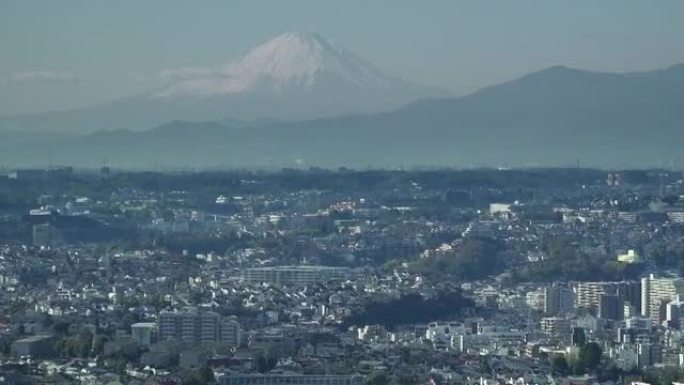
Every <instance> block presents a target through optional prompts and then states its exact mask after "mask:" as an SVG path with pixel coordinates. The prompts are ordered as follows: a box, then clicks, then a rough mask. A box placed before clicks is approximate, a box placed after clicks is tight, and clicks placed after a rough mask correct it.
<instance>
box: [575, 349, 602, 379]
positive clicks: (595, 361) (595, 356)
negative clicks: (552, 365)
mask: <svg viewBox="0 0 684 385" xmlns="http://www.w3.org/2000/svg"><path fill="white" fill-rule="evenodd" d="M602 354H603V351H602V350H601V347H600V346H599V344H597V343H596V342H589V343H586V344H584V345H582V346H581V347H580V350H579V354H578V355H577V361H576V366H575V368H574V369H575V372H576V373H587V372H594V371H596V369H597V368H598V367H599V365H600V364H601V355H602Z"/></svg>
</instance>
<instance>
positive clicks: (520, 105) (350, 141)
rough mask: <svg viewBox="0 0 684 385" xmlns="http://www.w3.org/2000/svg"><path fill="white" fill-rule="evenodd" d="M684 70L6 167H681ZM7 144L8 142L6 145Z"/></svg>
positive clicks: (98, 139) (579, 76)
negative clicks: (49, 163) (58, 164)
mask: <svg viewBox="0 0 684 385" xmlns="http://www.w3.org/2000/svg"><path fill="white" fill-rule="evenodd" d="M683 129H684V65H676V66H672V67H669V68H665V69H660V70H654V71H646V72H633V73H623V74H615V73H598V72H590V71H583V70H577V69H570V68H566V67H560V66H559V67H552V68H548V69H545V70H542V71H539V72H535V73H532V74H529V75H526V76H523V77H521V78H519V79H516V80H513V81H510V82H507V83H504V84H500V85H496V86H492V87H488V88H485V89H482V90H480V91H477V92H475V93H473V94H471V95H467V96H464V97H460V98H433V99H422V100H419V101H415V102H412V103H409V104H407V105H405V106H404V107H402V108H399V109H397V110H394V111H392V112H384V113H374V114H365V115H349V116H344V117H337V118H325V119H314V120H305V121H301V122H289V123H277V122H263V123H261V124H259V125H249V124H247V125H245V124H236V123H230V122H228V123H225V122H224V123H188V122H172V123H168V124H164V125H161V126H159V127H157V128H155V129H153V130H150V131H146V132H132V131H114V132H99V133H94V134H90V135H86V136H67V137H59V136H57V137H52V138H49V139H36V138H35V137H32V138H24V139H22V140H23V141H24V142H23V144H21V143H18V144H17V142H16V141H17V140H19V139H15V144H17V145H16V146H12V147H11V148H9V146H8V147H6V148H4V149H0V162H2V163H4V164H6V165H9V164H25V165H29V164H32V165H45V164H46V163H47V162H48V154H49V156H50V158H49V159H51V161H52V162H53V163H61V164H70V165H77V166H90V167H92V166H94V165H98V166H99V165H101V164H102V163H103V161H106V163H107V164H109V165H112V166H116V167H132V168H148V169H149V168H153V167H159V168H193V167H223V168H235V167H250V166H251V167H288V166H296V165H299V166H326V167H337V166H351V167H357V168H358V167H366V166H373V167H397V166H416V165H430V166H453V167H472V166H568V165H575V164H576V163H577V162H580V164H581V165H584V166H599V167H604V168H614V167H615V168H618V167H651V166H669V165H674V166H677V167H682V166H684V157H682V155H681V153H682V152H681V148H682V145H684V131H683ZM0 146H1V145H0Z"/></svg>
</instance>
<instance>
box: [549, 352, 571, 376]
mask: <svg viewBox="0 0 684 385" xmlns="http://www.w3.org/2000/svg"><path fill="white" fill-rule="evenodd" d="M551 370H553V371H554V372H556V373H558V374H560V375H561V376H566V375H568V374H569V373H570V365H568V360H566V359H565V356H563V355H560V354H557V355H554V356H553V357H552V358H551Z"/></svg>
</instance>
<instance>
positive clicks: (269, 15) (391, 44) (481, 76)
mask: <svg viewBox="0 0 684 385" xmlns="http://www.w3.org/2000/svg"><path fill="white" fill-rule="evenodd" d="M683 20H684V1H682V0H658V1H646V0H642V1H636V0H600V1H598V0H573V1H560V0H559V1H555V0H537V1H532V0H515V1H513V0H501V1H487V0H473V1H456V0H444V1H437V0H435V1H429V0H426V1H408V0H406V1H404V0H374V1H369V0H344V1H323V0H310V1H298V0H288V1H283V0H273V1H257V0H246V1H227V0H226V1H186V0H183V1H181V0H157V1H152V0H149V1H148V0H128V1H126V0H117V1H104V0H82V1H70V0H64V1H32V0H16V1H10V0H2V1H1V2H0V53H1V55H2V56H1V58H2V60H0V114H8V113H17V112H24V111H41V110H52V109H64V108H73V107H78V106H85V105H91V104H94V103H98V102H101V101H105V100H109V99H113V98H117V97H122V96H126V95H130V94H136V93H140V92H144V91H145V90H146V89H148V88H149V87H150V84H149V82H148V81H146V80H143V79H144V78H145V77H148V76H152V75H153V74H155V73H158V72H160V71H162V70H165V69H174V68H179V67H216V66H219V65H221V64H223V63H225V62H227V61H229V60H230V59H232V58H235V57H237V56H239V55H241V54H243V53H245V52H246V51H248V50H249V49H250V48H251V47H253V46H255V45H257V44H259V43H262V42H264V41H266V40H268V39H269V38H271V37H273V36H275V35H277V34H279V33H282V32H285V31H296V30H302V31H315V32H318V33H319V34H321V35H323V36H324V37H326V38H328V39H330V40H332V41H335V42H337V43H338V44H339V45H341V46H343V47H345V48H347V49H348V50H350V51H353V52H355V53H357V54H359V55H360V56H362V57H364V58H365V59H367V60H368V61H370V62H372V63H374V64H376V65H378V66H379V67H381V68H383V69H385V70H386V71H388V72H390V73H392V74H395V75H399V76H401V77H404V78H406V79H410V80H413V81H417V82H422V83H426V84H432V85H439V86H442V87H445V88H448V89H451V90H453V91H455V92H456V93H466V92H469V91H472V90H474V89H476V88H478V87H481V86H486V85H490V84H493V83H497V82H500V81H504V80H508V79H511V78H514V77H516V76H519V75H522V74H524V73H527V72H530V71H534V70H538V69H541V68H545V67H548V66H551V65H556V64H563V65H568V66H571V67H579V68H586V69H594V70H605V71H629V70H640V69H653V68H659V67H665V66H669V65H672V64H675V63H681V62H684V22H682V21H683Z"/></svg>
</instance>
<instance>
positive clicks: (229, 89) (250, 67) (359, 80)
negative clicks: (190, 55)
mask: <svg viewBox="0 0 684 385" xmlns="http://www.w3.org/2000/svg"><path fill="white" fill-rule="evenodd" d="M177 73H184V74H189V76H187V77H185V78H183V79H182V80H180V81H178V82H176V83H173V84H171V85H169V86H168V87H166V88H165V89H163V90H161V91H160V92H157V93H155V94H154V97H157V98H176V97H184V96H212V95H223V94H235V93H242V92H248V91H255V90H257V89H258V90H260V91H269V92H277V93H280V92H283V91H284V90H285V89H292V88H296V89H301V88H304V89H305V88H308V87H312V86H314V85H315V84H316V82H317V81H318V80H319V79H321V78H322V77H324V76H328V77H334V78H337V79H338V80H343V81H344V82H346V83H348V85H353V86H355V87H369V86H370V87H378V86H386V85H388V84H389V83H391V82H392V81H394V80H395V79H392V78H391V77H389V76H387V75H384V74H383V73H382V72H381V71H380V70H378V69H377V68H375V67H374V66H372V65H371V64H369V63H367V62H365V61H364V60H362V59H360V58H359V57H357V56H356V55H354V54H352V53H350V52H347V51H346V50H344V49H342V48H340V47H338V46H337V45H335V44H334V43H331V42H329V41H327V40H326V39H324V38H323V37H321V36H320V35H318V34H316V33H311V32H288V33H284V34H281V35H278V36H276V37H275V38H273V39H271V40H269V41H268V42H266V43H264V44H262V45H260V46H258V47H256V48H254V49H253V50H252V51H250V52H249V53H247V54H246V55H245V56H243V57H242V58H239V59H237V60H234V61H232V62H230V63H228V64H226V65H225V66H223V67H222V68H219V69H215V70H210V69H209V70H202V69H199V70H198V69H192V71H183V70H180V71H177Z"/></svg>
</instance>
